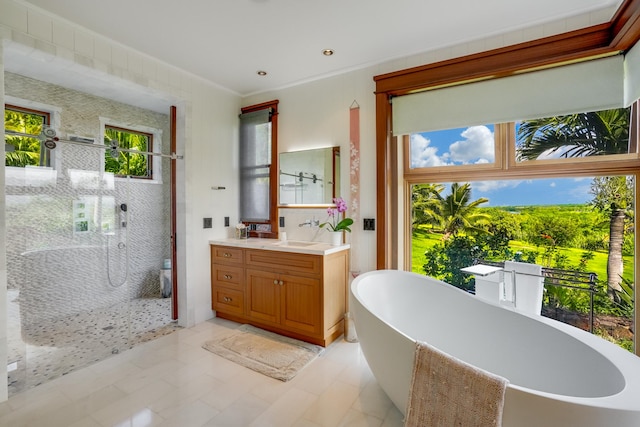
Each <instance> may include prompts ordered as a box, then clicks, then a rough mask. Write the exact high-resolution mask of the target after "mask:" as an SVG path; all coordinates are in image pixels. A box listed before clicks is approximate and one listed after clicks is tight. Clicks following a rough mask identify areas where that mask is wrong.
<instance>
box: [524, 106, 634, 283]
mask: <svg viewBox="0 0 640 427" xmlns="http://www.w3.org/2000/svg"><path fill="white" fill-rule="evenodd" d="M629 125H630V109H628V108H617V109H613V110H604V111H594V112H587V113H579V114H571V115H567V116H556V117H546V118H542V119H535V120H528V121H526V122H523V123H522V124H521V125H520V128H519V129H518V141H519V142H520V143H521V144H520V145H519V146H518V147H517V148H516V152H517V154H516V156H517V158H518V159H519V160H535V159H538V158H539V157H540V156H541V155H548V154H556V156H559V157H585V156H598V155H603V154H622V153H628V152H629ZM615 178H617V177H614V180H615ZM622 178H623V180H624V177H622ZM598 180H599V178H596V179H595V180H594V184H593V185H592V192H593V188H596V187H598V186H601V185H604V181H598ZM600 180H601V178H600ZM615 187H616V188H617V189H618V190H617V192H616V191H611V192H606V191H601V192H600V194H599V195H598V196H597V198H598V200H597V202H596V201H595V200H594V206H596V207H597V208H600V209H602V210H607V211H608V212H609V214H610V215H609V218H610V219H609V221H610V225H609V230H610V232H609V254H608V262H607V281H608V284H609V288H610V289H611V290H612V291H620V290H621V288H620V280H621V276H622V241H623V237H624V218H625V211H626V209H627V208H628V207H629V206H630V204H627V203H626V202H625V204H620V203H619V202H620V199H619V198H618V200H616V199H615V198H613V196H614V195H615V194H617V195H618V197H619V196H620V191H623V190H622V189H620V186H615ZM623 187H624V185H623ZM594 194H595V193H594ZM622 199H624V200H627V197H626V196H625V197H623V198H622Z"/></svg>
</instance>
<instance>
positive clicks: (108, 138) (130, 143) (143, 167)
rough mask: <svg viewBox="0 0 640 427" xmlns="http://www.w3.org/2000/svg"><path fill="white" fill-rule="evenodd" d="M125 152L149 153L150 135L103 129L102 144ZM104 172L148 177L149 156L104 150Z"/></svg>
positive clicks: (108, 128)
mask: <svg viewBox="0 0 640 427" xmlns="http://www.w3.org/2000/svg"><path fill="white" fill-rule="evenodd" d="M112 141H116V142H117V146H118V148H124V149H126V150H138V151H150V135H148V134H145V133H138V132H134V131H128V130H124V129H116V128H111V127H107V128H105V136H104V143H105V145H112ZM104 160H105V168H104V170H105V172H111V173H113V174H115V175H118V176H138V177H150V175H151V173H150V168H149V164H148V163H149V156H148V155H146V154H138V153H131V152H127V151H120V150H117V151H115V150H109V149H107V150H105V155H104Z"/></svg>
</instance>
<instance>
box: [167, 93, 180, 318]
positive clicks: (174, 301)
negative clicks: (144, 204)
mask: <svg viewBox="0 0 640 427" xmlns="http://www.w3.org/2000/svg"><path fill="white" fill-rule="evenodd" d="M177 111H178V110H177V108H176V107H175V106H173V105H172V106H171V107H170V109H169V134H170V141H169V152H170V153H172V154H173V153H175V152H176V142H177V139H178V138H177V130H176V123H177ZM169 164H170V166H169V167H170V169H171V172H170V173H171V184H170V185H171V190H170V192H171V196H170V203H171V208H170V210H171V219H170V221H171V231H170V235H171V297H172V298H171V319H173V320H177V319H178V268H177V267H178V247H177V244H176V230H177V224H176V212H177V211H176V159H173V158H172V159H171V160H170V163H169Z"/></svg>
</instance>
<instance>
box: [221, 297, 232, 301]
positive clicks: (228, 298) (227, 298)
mask: <svg viewBox="0 0 640 427" xmlns="http://www.w3.org/2000/svg"><path fill="white" fill-rule="evenodd" d="M223 299H224V301H225V302H231V301H233V298H231V297H224V298H223Z"/></svg>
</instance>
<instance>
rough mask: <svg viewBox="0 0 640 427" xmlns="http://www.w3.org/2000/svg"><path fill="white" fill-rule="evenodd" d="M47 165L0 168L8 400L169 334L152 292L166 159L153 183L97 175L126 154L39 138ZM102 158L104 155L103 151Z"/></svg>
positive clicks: (161, 238) (163, 302)
mask: <svg viewBox="0 0 640 427" xmlns="http://www.w3.org/2000/svg"><path fill="white" fill-rule="evenodd" d="M44 143H45V145H46V146H47V147H48V148H47V151H49V153H50V154H51V166H50V167H39V166H34V167H30V166H27V167H10V166H7V167H6V169H5V170H6V207H5V209H6V211H5V213H6V216H5V218H6V229H7V266H8V278H7V283H8V322H9V331H8V335H9V337H8V339H9V343H8V352H9V354H8V363H9V374H8V375H9V393H10V394H14V393H17V392H19V391H23V390H26V389H28V388H31V387H33V386H36V385H39V384H42V383H44V382H46V381H48V380H50V379H53V378H56V377H59V376H61V375H64V374H67V373H69V372H71V371H73V370H75V369H78V368H81V367H84V366H87V365H89V364H91V363H94V362H96V361H100V360H103V359H105V358H107V357H109V356H111V355H112V354H116V353H119V352H121V351H123V350H125V349H128V348H131V347H133V346H134V345H136V344H137V343H140V342H143V341H147V340H149V339H152V338H154V337H156V336H159V335H164V334H166V333H169V332H171V331H173V330H174V329H175V328H177V325H176V324H175V323H172V321H171V295H170V293H169V294H167V293H166V291H165V292H162V290H161V285H160V280H161V275H162V268H163V267H167V265H166V260H167V259H169V258H170V257H171V253H170V250H171V248H170V229H169V227H170V203H169V198H170V186H169V183H170V179H169V175H168V174H169V170H170V167H169V157H168V156H166V155H165V156H161V155H156V156H149V157H148V158H149V161H150V162H152V163H153V166H154V169H155V170H156V171H158V170H160V171H162V172H161V174H160V175H159V176H156V177H154V178H153V179H136V178H132V177H130V176H127V177H120V176H118V175H116V174H114V173H111V172H105V166H104V165H105V161H107V160H105V159H108V157H109V156H110V155H113V156H119V155H120V154H121V153H122V152H126V150H119V149H114V147H111V148H109V147H108V146H105V145H103V144H102V143H100V142H94V141H80V140H75V141H73V140H63V139H58V138H46V141H45V142H44ZM110 151H112V152H110Z"/></svg>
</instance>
